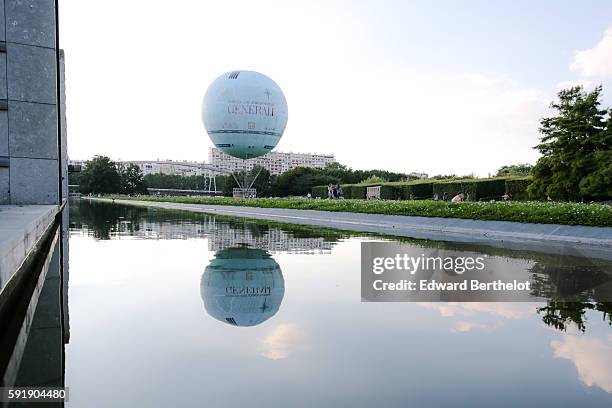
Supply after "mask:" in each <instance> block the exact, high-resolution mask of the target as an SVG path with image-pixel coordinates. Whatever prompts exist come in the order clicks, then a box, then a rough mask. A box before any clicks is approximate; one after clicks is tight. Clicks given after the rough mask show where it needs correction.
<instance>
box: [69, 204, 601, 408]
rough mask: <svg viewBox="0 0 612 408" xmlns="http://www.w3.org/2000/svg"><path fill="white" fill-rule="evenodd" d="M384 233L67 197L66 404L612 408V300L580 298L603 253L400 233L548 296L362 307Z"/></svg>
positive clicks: (587, 294) (592, 295)
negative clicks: (374, 249)
mask: <svg viewBox="0 0 612 408" xmlns="http://www.w3.org/2000/svg"><path fill="white" fill-rule="evenodd" d="M380 239H381V238H380V237H366V236H359V235H356V234H350V233H344V232H338V231H331V230H325V231H322V230H316V229H313V228H310V227H300V226H280V225H272V224H267V223H260V222H252V221H244V220H236V219H229V218H219V217H215V216H211V215H206V214H195V213H188V212H178V211H164V210H153V209H146V208H138V207H128V206H120V205H112V204H102V203H98V204H94V203H89V202H86V201H80V202H73V203H71V206H70V258H69V262H70V281H69V289H68V293H69V296H68V299H69V310H70V342H69V344H67V345H66V351H65V353H66V357H65V358H66V362H65V367H66V368H65V370H66V373H65V375H66V385H67V386H68V387H70V402H69V403H68V406H74V407H110V406H112V407H137V406H146V407H244V406H248V407H260V406H261V407H313V406H321V407H339V406H352V407H355V406H358V407H372V406H391V407H405V406H419V407H424V406H449V405H451V406H457V405H458V406H486V407H492V406H508V407H516V406H526V405H528V406H602V407H604V406H605V407H609V406H612V330H611V328H612V327H611V323H612V320H611V317H610V314H609V313H610V311H611V310H612V306H611V304H610V303H606V302H602V301H599V300H598V296H599V294H598V292H597V291H589V290H582V289H583V288H584V287H585V282H587V283H588V282H590V281H592V280H593V279H595V280H598V282H599V281H600V280H601V279H603V280H605V279H606V277H607V276H608V275H607V274H610V273H612V269H611V268H610V263H609V261H604V260H594V259H580V258H579V257H572V256H558V255H545V254H539V253H535V252H528V251H521V252H516V251H509V250H503V249H499V248H487V247H476V246H469V245H459V244H447V243H441V242H424V241H409V240H404V242H405V243H406V244H407V245H413V246H415V247H418V246H439V247H444V248H451V247H452V249H453V250H456V251H462V250H463V251H470V252H476V253H485V254H487V256H489V257H490V258H494V259H495V260H496V262H498V263H499V264H506V265H510V266H509V267H506V271H510V272H512V271H515V273H516V274H517V275H521V276H528V277H531V278H532V279H533V280H534V281H537V282H538V286H537V288H538V293H537V299H538V300H539V301H538V302H514V303H475V302H472V303H446V302H438V303H364V302H362V301H361V297H360V292H361V291H360V245H361V243H362V242H363V241H366V240H380ZM587 286H588V285H587ZM576 288H581V289H580V290H579V291H576ZM564 291H573V292H571V293H578V295H577V296H576V298H575V302H572V303H558V302H555V301H554V299H555V298H556V295H557V294H558V293H561V292H564ZM534 299H536V297H534Z"/></svg>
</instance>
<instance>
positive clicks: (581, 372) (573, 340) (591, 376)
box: [551, 335, 612, 392]
mask: <svg viewBox="0 0 612 408" xmlns="http://www.w3.org/2000/svg"><path fill="white" fill-rule="evenodd" d="M551 345H552V347H553V349H554V352H555V357H557V358H565V359H567V360H570V361H572V362H573V363H574V365H575V366H576V370H577V371H578V376H579V377H580V380H581V381H582V382H583V383H585V384H586V385H588V386H589V387H593V386H597V387H599V388H601V389H603V390H604V391H606V392H612V342H610V341H605V340H602V339H597V338H589V337H584V336H582V335H578V336H573V335H566V336H565V337H563V339H561V340H553V341H552V342H551Z"/></svg>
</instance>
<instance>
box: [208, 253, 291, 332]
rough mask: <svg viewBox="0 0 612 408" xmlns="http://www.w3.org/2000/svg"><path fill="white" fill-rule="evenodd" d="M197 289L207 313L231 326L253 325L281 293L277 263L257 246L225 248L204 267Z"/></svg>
mask: <svg viewBox="0 0 612 408" xmlns="http://www.w3.org/2000/svg"><path fill="white" fill-rule="evenodd" d="M200 291H201V295H202V299H203V300H204V307H205V308H206V311H207V312H208V314H209V315H211V316H212V317H214V318H215V319H217V320H221V321H222V322H225V323H229V324H232V325H235V326H255V325H258V324H260V323H262V322H264V321H266V320H268V319H269V318H270V317H272V316H274V315H275V314H276V312H277V311H278V309H279V307H280V304H281V302H282V300H283V295H284V294H285V281H284V279H283V274H282V272H281V269H280V266H279V265H278V263H276V261H275V260H274V259H273V258H272V257H270V255H269V254H268V253H267V252H266V251H263V250H261V249H251V248H228V249H223V250H221V251H219V252H217V253H216V254H215V258H214V259H213V260H212V261H211V262H210V264H209V265H208V266H207V267H206V269H205V270H204V274H203V275H202V281H201V283H200Z"/></svg>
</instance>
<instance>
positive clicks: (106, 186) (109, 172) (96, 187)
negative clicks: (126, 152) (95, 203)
mask: <svg viewBox="0 0 612 408" xmlns="http://www.w3.org/2000/svg"><path fill="white" fill-rule="evenodd" d="M79 181H80V190H81V192H82V193H84V194H90V193H94V194H112V193H119V192H120V191H121V177H120V176H119V172H117V166H116V165H115V162H113V161H112V160H111V159H110V158H108V157H106V156H94V158H93V159H91V160H90V161H88V162H87V165H86V166H85V169H83V171H81V176H80V177H79Z"/></svg>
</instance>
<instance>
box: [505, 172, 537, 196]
mask: <svg viewBox="0 0 612 408" xmlns="http://www.w3.org/2000/svg"><path fill="white" fill-rule="evenodd" d="M532 181H533V177H531V176H528V177H517V178H511V179H507V180H506V193H508V194H509V195H510V196H511V197H512V199H513V200H529V199H530V198H531V197H530V195H529V193H528V192H527V187H528V186H529V184H531V182H532Z"/></svg>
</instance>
